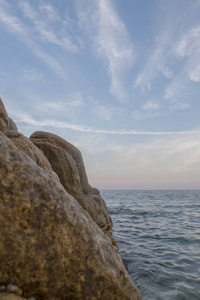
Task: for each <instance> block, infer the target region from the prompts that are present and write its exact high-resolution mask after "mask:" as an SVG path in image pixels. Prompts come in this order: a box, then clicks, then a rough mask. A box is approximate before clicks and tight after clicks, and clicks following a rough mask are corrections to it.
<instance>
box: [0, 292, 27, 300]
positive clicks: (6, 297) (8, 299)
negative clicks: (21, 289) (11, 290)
mask: <svg viewBox="0 0 200 300" xmlns="http://www.w3.org/2000/svg"><path fill="white" fill-rule="evenodd" d="M24 299H26V298H23V297H20V296H18V295H15V294H8V293H1V294H0V300H24Z"/></svg>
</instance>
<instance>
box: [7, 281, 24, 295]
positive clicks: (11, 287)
mask: <svg viewBox="0 0 200 300" xmlns="http://www.w3.org/2000/svg"><path fill="white" fill-rule="evenodd" d="M7 291H8V292H9V293H13V294H16V295H18V296H22V289H20V288H19V287H18V286H16V285H14V284H12V283H9V284H8V285H7Z"/></svg>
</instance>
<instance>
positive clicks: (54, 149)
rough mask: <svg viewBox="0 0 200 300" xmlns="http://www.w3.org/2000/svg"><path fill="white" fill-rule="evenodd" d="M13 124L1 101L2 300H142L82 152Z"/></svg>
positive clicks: (61, 140) (60, 140) (0, 205)
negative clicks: (123, 259) (119, 249)
mask: <svg viewBox="0 0 200 300" xmlns="http://www.w3.org/2000/svg"><path fill="white" fill-rule="evenodd" d="M7 120H9V118H8V116H7V112H6V110H5V107H4V105H3V103H2V101H0V124H3V125H2V127H0V149H1V151H0V191H1V194H0V211H1V215H0V242H1V247H0V257H1V259H0V283H1V286H2V287H4V286H6V287H7V289H6V293H5V289H3V288H2V292H0V299H2V300H3V299H5V300H19V299H25V298H26V299H27V298H29V300H31V298H30V297H32V300H33V299H36V300H42V299H47V300H48V299H50V300H51V299H52V300H54V299H57V300H65V299H70V300H73V299H83V300H84V299H85V300H87V299H88V300H90V299H94V300H95V299H105V300H110V299H111V300H112V299H113V300H118V299H119V300H121V299H124V300H126V299H127V300H129V299H130V300H131V299H132V300H142V296H141V294H140V292H139V290H138V289H137V287H136V286H135V284H134V282H133V281H132V279H131V278H130V276H129V274H128V272H127V270H126V268H125V266H124V264H123V261H122V258H121V256H120V255H119V254H117V250H118V245H117V242H116V241H115V239H114V238H113V237H112V220H111V218H110V216H109V213H108V209H107V207H106V204H105V202H104V200H103V199H102V198H101V196H100V192H99V191H98V190H97V189H95V188H92V187H91V186H90V185H89V182H88V179H87V174H86V170H85V167H84V163H83V159H82V156H81V153H80V151H79V150H78V149H77V148H75V147H74V146H73V145H71V144H70V143H68V142H66V141H65V140H63V139H61V138H59V137H58V136H56V135H53V134H49V133H44V132H43V133H39V134H38V132H37V133H34V134H33V135H32V136H31V138H30V139H28V138H26V137H24V136H23V135H22V134H21V133H19V132H18V131H17V130H16V129H15V130H9V128H12V129H13V128H14V125H13V126H12V127H9V121H8V122H7ZM16 128H17V127H16ZM41 136H42V138H41ZM36 139H37V140H36ZM45 139H46V140H45ZM39 148H40V149H39ZM41 150H42V151H43V150H44V151H43V152H42V151H41ZM37 155H38V156H37ZM38 157H39V158H41V157H43V158H44V159H43V160H41V159H39V158H38ZM59 159H60V160H59ZM41 161H42V163H41ZM44 161H45V162H48V163H47V164H46V163H45V162H44ZM55 162H56V163H55ZM48 164H49V165H48ZM47 165H48V166H49V167H50V168H49V167H46V166H47ZM54 172H55V173H57V175H55V176H54V175H53V174H54ZM57 176H58V177H59V180H58V177H57ZM10 283H12V284H14V286H13V285H10ZM8 287H10V288H8ZM22 291H23V292H22ZM8 292H9V293H8ZM10 292H15V294H13V293H10ZM22 297H25V298H22ZM33 297H34V298H33Z"/></svg>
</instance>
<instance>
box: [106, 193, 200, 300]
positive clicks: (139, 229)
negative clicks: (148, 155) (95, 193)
mask: <svg viewBox="0 0 200 300" xmlns="http://www.w3.org/2000/svg"><path fill="white" fill-rule="evenodd" d="M101 195H102V197H103V198H104V200H105V201H106V204H107V206H108V209H109V212H110V215H111V217H112V219H113V223H114V233H113V235H114V237H115V238H116V240H117V242H118V244H119V247H120V251H119V253H120V254H121V256H122V258H123V259H124V261H125V262H126V264H127V266H128V270H129V274H130V275H131V277H132V278H133V280H134V282H135V283H136V285H137V286H138V288H139V289H140V291H141V294H142V295H143V297H144V299H145V300H200V191H185V190H183V191H101Z"/></svg>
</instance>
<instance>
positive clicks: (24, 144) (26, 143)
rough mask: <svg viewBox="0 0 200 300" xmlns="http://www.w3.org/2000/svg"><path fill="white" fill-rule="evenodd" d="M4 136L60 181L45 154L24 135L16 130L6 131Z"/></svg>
mask: <svg viewBox="0 0 200 300" xmlns="http://www.w3.org/2000/svg"><path fill="white" fill-rule="evenodd" d="M4 134H5V135H6V136H7V137H9V139H10V140H11V141H12V142H13V143H14V144H15V146H16V147H17V148H18V149H20V150H22V151H23V152H24V153H26V154H27V155H28V156H29V157H30V158H31V159H32V160H33V161H34V162H36V163H37V164H38V166H39V167H41V168H43V169H44V170H45V171H47V172H48V173H49V174H51V175H52V177H53V178H54V179H55V180H57V181H59V179H58V176H57V175H56V173H55V172H54V171H53V170H52V168H51V165H50V163H49V161H48V160H47V158H46V157H45V155H44V153H43V152H42V151H40V149H38V148H37V147H36V146H35V145H34V144H33V143H32V142H31V141H30V140H29V139H28V138H27V137H25V136H24V135H23V134H22V133H20V132H18V131H14V130H6V131H4Z"/></svg>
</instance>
